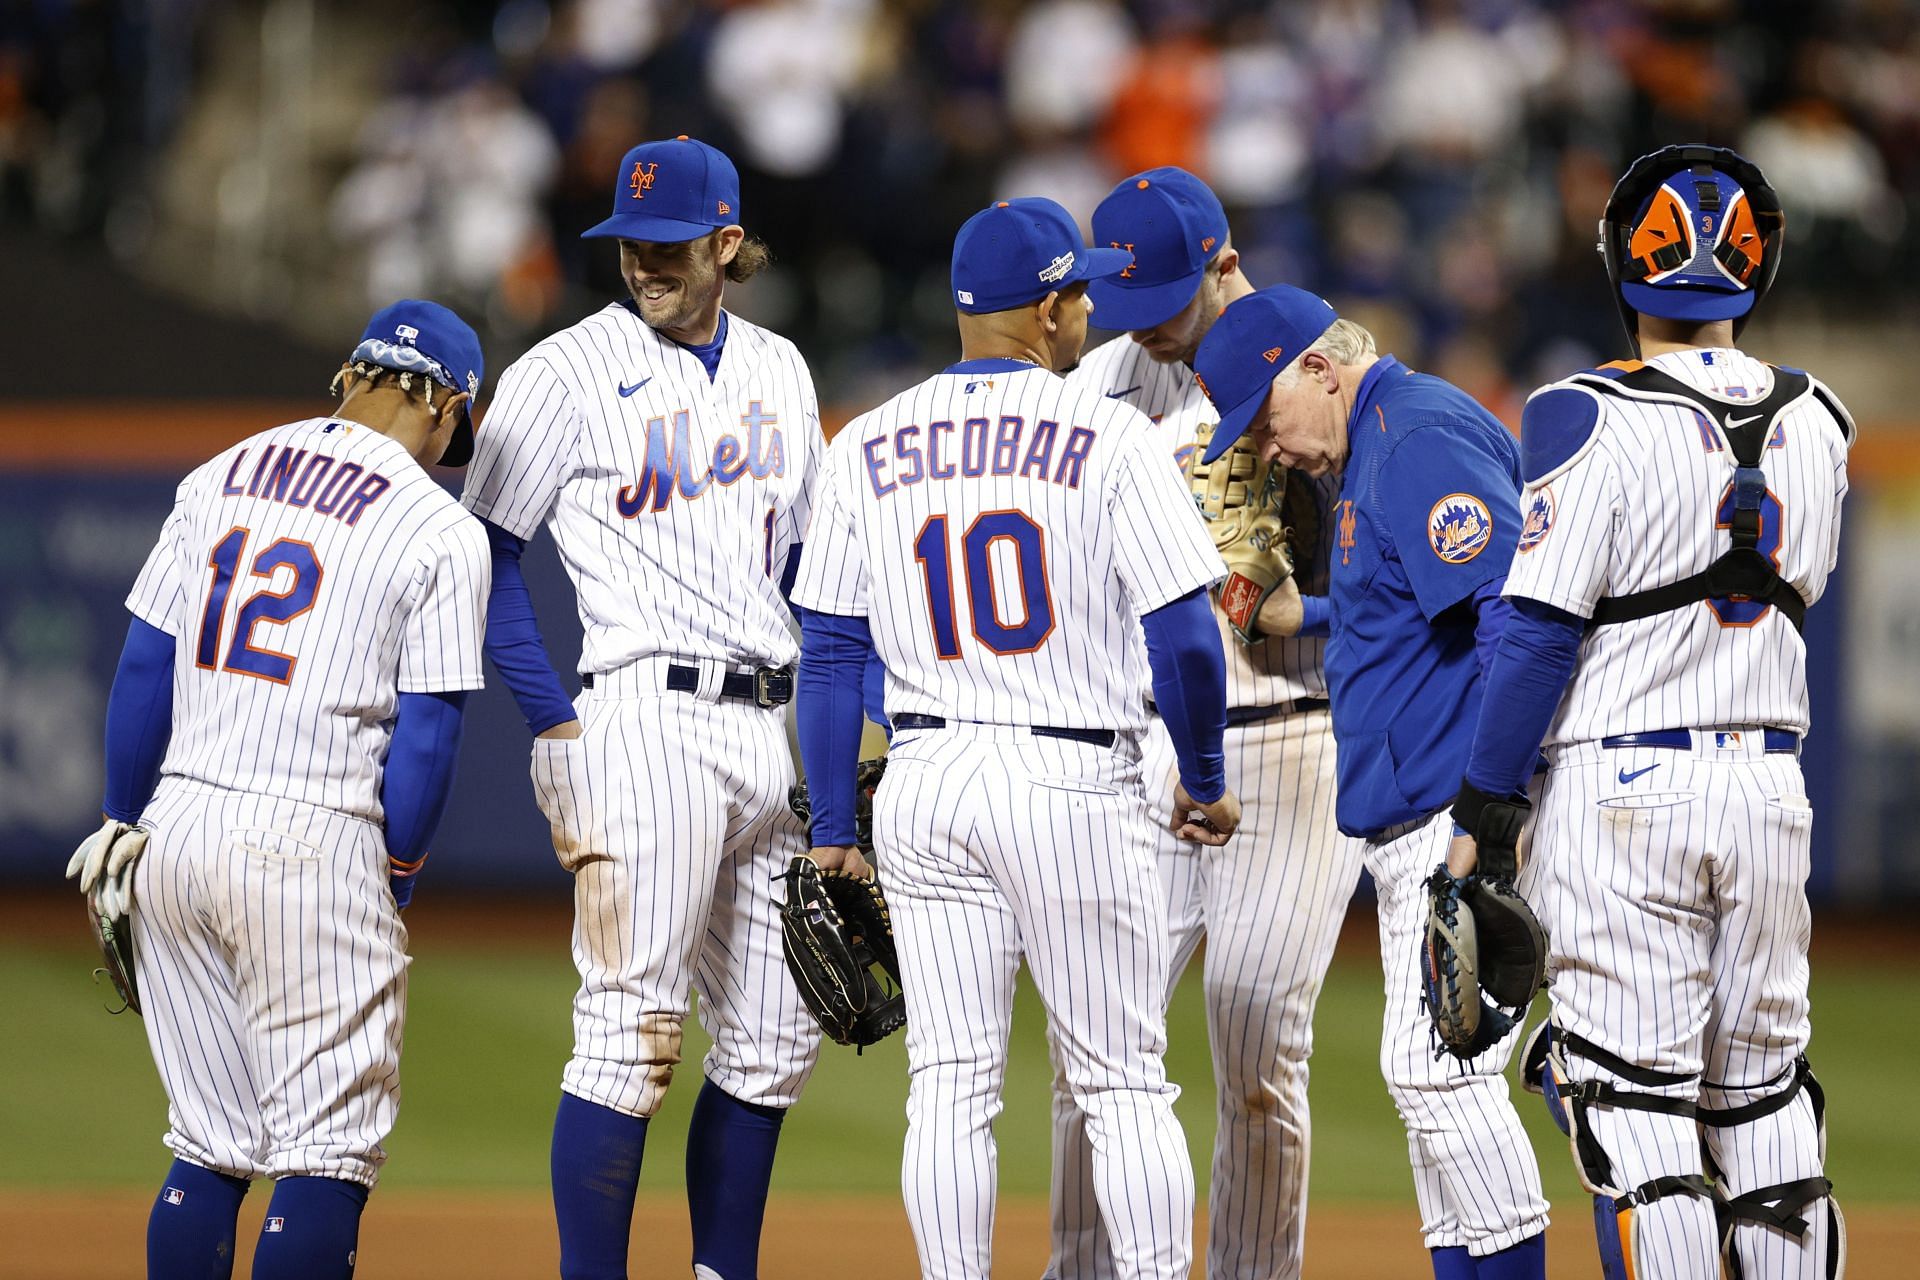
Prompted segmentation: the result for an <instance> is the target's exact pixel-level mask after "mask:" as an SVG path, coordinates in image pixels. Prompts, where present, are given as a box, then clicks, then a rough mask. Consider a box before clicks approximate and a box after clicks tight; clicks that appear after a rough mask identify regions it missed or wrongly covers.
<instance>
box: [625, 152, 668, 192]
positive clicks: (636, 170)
mask: <svg viewBox="0 0 1920 1280" xmlns="http://www.w3.org/2000/svg"><path fill="white" fill-rule="evenodd" d="M659 168H660V162H659V161H658V160H651V161H647V162H645V163H642V162H641V161H639V160H635V161H634V162H633V173H632V174H631V175H629V176H628V178H627V185H628V186H629V187H631V188H632V189H633V198H634V199H635V200H645V199H646V198H647V192H649V191H651V190H653V175H654V173H655V172H656V171H657V170H658V169H659Z"/></svg>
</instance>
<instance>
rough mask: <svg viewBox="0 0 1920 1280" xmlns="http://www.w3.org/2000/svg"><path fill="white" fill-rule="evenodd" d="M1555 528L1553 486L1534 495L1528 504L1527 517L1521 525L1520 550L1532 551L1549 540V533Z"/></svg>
mask: <svg viewBox="0 0 1920 1280" xmlns="http://www.w3.org/2000/svg"><path fill="white" fill-rule="evenodd" d="M1551 528H1553V486H1551V485H1549V486H1547V487H1546V488H1544V489H1541V490H1540V491H1539V492H1537V493H1535V494H1534V495H1533V500H1532V501H1531V502H1529V503H1527V514H1526V517H1525V518H1524V519H1523V520H1522V521H1521V523H1520V550H1522V551H1531V550H1533V549H1534V548H1535V547H1537V546H1539V545H1540V544H1541V543H1543V542H1545V541H1546V540H1547V531H1548V530H1549V529H1551Z"/></svg>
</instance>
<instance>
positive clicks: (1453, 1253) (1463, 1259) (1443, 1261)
mask: <svg viewBox="0 0 1920 1280" xmlns="http://www.w3.org/2000/svg"><path fill="white" fill-rule="evenodd" d="M1431 1252H1432V1254H1433V1280H1474V1274H1473V1255H1472V1254H1470V1253H1468V1252H1467V1246H1465V1245H1463V1244H1455V1245H1448V1246H1447V1247H1446V1248H1444V1249H1434V1250H1432V1251H1431Z"/></svg>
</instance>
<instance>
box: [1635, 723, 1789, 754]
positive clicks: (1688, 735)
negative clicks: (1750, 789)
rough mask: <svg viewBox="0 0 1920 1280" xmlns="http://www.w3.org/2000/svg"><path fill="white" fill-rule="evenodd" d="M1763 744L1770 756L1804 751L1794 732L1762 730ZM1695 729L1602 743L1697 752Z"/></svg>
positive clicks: (1708, 731) (1648, 733) (1650, 732)
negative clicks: (1694, 739)
mask: <svg viewBox="0 0 1920 1280" xmlns="http://www.w3.org/2000/svg"><path fill="white" fill-rule="evenodd" d="M1698 732H1700V733H1703V734H1718V733H1722V732H1725V733H1751V732H1753V730H1751V729H1726V730H1715V729H1701V730H1698ZM1759 732H1760V733H1761V735H1762V738H1761V740H1762V741H1763V742H1764V743H1765V744H1766V750H1767V753H1768V754H1769V755H1776V754H1778V755H1796V754H1798V753H1799V750H1800V735H1799V734H1797V733H1795V732H1793V731H1792V730H1791V729H1762V730H1760V731H1759ZM1694 733H1695V730H1692V729H1649V730H1647V731H1646V732H1644V733H1617V734H1615V735H1614V736H1613V737H1611V738H1602V739H1600V745H1601V746H1603V747H1664V748H1666V749H1667V750H1669V751H1691V750H1693V735H1694Z"/></svg>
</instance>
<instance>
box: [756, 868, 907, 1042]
mask: <svg viewBox="0 0 1920 1280" xmlns="http://www.w3.org/2000/svg"><path fill="white" fill-rule="evenodd" d="M783 878H784V879H785V880H786V882H787V897H786V902H785V903H784V904H782V906H781V909H780V939H781V947H782V950H784V951H785V952H786V956H787V968H788V969H790V970H792V971H793V980H794V982H795V984H796V985H797V986H798V987H799V988H800V998H801V999H802V1000H804V1001H806V1004H807V1008H808V1009H810V1010H811V1011H812V1012H813V1016H814V1019H815V1020H816V1021H817V1022H819V1024H820V1028H821V1030H823V1031H825V1032H826V1033H827V1035H828V1036H829V1037H831V1038H832V1039H833V1041H834V1042H835V1043H836V1044H851V1045H857V1046H859V1047H860V1048H865V1047H866V1046H868V1045H870V1044H874V1043H876V1042H878V1041H880V1040H884V1039H886V1038H887V1037H888V1036H890V1035H892V1034H893V1033H894V1032H895V1031H898V1030H899V1029H900V1028H901V1027H904V1026H906V1025H907V1004H906V998H905V997H904V996H902V995H901V994H900V990H899V987H900V958H899V955H898V954H897V953H896V952H895V950H894V946H893V922H892V920H891V919H890V918H889V916H888V915H887V900H886V899H885V898H884V897H882V896H881V894H880V886H879V885H878V884H877V883H875V882H874V881H872V880H865V879H862V878H860V877H858V876H849V875H843V874H840V873H838V872H825V871H822V870H820V867H819V865H818V864H816V863H815V862H814V860H813V859H812V858H808V857H798V858H795V859H794V860H793V862H792V864H791V865H790V866H789V867H788V868H787V872H786V875H785V876H784V877H783ZM876 965H878V966H879V968H880V970H881V972H882V973H883V974H884V975H885V979H886V980H885V982H883V981H882V980H881V978H879V977H876V976H875V975H874V973H873V969H874V966H876Z"/></svg>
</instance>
